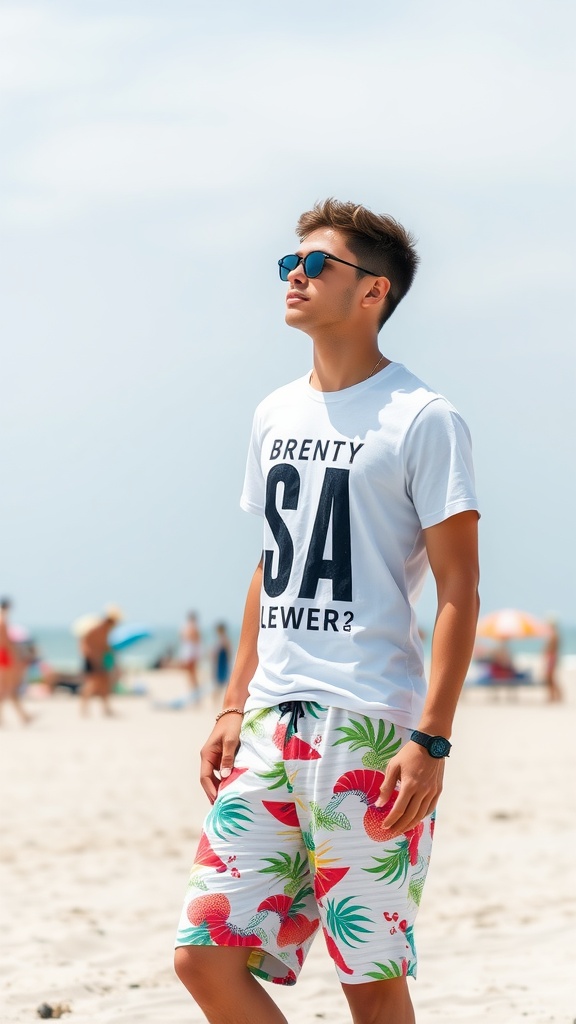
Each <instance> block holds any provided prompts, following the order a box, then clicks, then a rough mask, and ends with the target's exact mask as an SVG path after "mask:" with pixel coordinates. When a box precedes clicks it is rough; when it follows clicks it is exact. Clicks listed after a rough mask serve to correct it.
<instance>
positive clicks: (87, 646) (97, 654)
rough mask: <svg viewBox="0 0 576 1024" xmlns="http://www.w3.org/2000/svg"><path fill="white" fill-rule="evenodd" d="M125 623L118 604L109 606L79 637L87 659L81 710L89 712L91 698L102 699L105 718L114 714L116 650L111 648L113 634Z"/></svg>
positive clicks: (85, 660)
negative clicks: (111, 697)
mask: <svg viewBox="0 0 576 1024" xmlns="http://www.w3.org/2000/svg"><path fill="white" fill-rule="evenodd" d="M121 621H122V612H121V611H120V609H119V608H117V607H116V605H109V607H108V608H106V609H105V612H104V616H103V617H102V619H101V620H100V621H98V622H96V623H95V624H94V625H93V626H92V627H91V628H90V629H89V630H88V631H87V632H86V633H83V634H82V636H81V638H80V650H81V652H82V656H83V659H84V664H83V675H84V684H83V686H82V691H81V694H80V701H81V702H80V711H81V713H82V714H83V715H86V714H87V713H88V704H89V701H90V698H91V697H100V700H101V701H102V710H103V712H104V714H105V715H108V716H112V715H113V714H114V712H113V710H112V708H111V706H110V694H111V693H112V686H113V679H114V673H115V667H114V651H113V650H112V648H111V646H110V633H111V632H112V630H113V629H114V626H117V625H118V623H119V622H121Z"/></svg>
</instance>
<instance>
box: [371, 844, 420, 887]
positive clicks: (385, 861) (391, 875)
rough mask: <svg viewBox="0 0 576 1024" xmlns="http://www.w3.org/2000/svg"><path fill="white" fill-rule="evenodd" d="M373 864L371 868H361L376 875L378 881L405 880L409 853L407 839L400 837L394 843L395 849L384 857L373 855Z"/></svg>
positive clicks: (401, 881) (408, 866) (408, 864)
mask: <svg viewBox="0 0 576 1024" xmlns="http://www.w3.org/2000/svg"><path fill="white" fill-rule="evenodd" d="M372 860H373V861H375V865H374V867H373V868H363V869H362V870H363V871H368V872H369V874H372V875H378V881H379V882H383V881H384V880H386V881H387V882H400V883H401V884H402V883H403V882H405V881H406V877H407V875H408V870H409V868H410V854H409V852H408V840H407V839H401V840H400V842H398V843H396V849H395V850H394V851H393V852H392V853H389V854H387V856H386V857H373V858H372Z"/></svg>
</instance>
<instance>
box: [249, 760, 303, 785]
mask: <svg viewBox="0 0 576 1024" xmlns="http://www.w3.org/2000/svg"><path fill="white" fill-rule="evenodd" d="M257 775H258V778H259V779H268V780H269V782H270V785H268V787H267V788H268V789H280V788H282V787H286V789H287V790H288V792H289V793H292V791H293V789H294V787H293V785H292V783H291V782H290V779H289V778H288V773H287V771H286V767H285V765H284V762H283V761H277V762H276V764H275V765H274V767H273V768H271V769H270V771H269V772H258V773H257Z"/></svg>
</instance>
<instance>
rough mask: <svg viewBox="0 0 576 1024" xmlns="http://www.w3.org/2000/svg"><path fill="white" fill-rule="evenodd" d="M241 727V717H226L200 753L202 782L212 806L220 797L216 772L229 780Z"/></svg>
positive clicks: (215, 728)
mask: <svg viewBox="0 0 576 1024" xmlns="http://www.w3.org/2000/svg"><path fill="white" fill-rule="evenodd" d="M241 726H242V716H241V715H235V714H230V715H224V716H223V717H222V718H221V719H220V721H219V722H216V725H215V726H214V728H213V729H212V732H211V733H210V735H209V737H208V739H207V740H206V743H205V744H204V746H203V747H202V750H201V751H200V782H201V783H202V789H203V790H204V792H205V793H206V796H207V797H208V799H209V801H210V803H211V804H213V803H214V801H215V799H216V797H217V796H218V786H219V785H220V779H219V778H218V776H217V775H216V772H218V773H219V775H220V776H221V777H222V778H223V779H227V778H228V776H229V775H230V773H231V772H232V769H233V767H234V757H235V756H236V751H237V750H238V744H239V738H240V728H241Z"/></svg>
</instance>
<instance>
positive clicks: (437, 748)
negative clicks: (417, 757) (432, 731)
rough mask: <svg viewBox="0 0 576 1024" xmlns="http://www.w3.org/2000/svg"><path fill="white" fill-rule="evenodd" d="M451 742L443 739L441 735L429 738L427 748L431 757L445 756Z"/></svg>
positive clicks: (448, 751)
mask: <svg viewBox="0 0 576 1024" xmlns="http://www.w3.org/2000/svg"><path fill="white" fill-rule="evenodd" d="M451 745H452V744H451V743H448V740H445V739H444V737H443V736H433V737H432V739H431V740H430V745H429V747H428V750H429V751H430V753H431V754H432V757H447V756H448V754H449V753H450V747H451Z"/></svg>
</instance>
